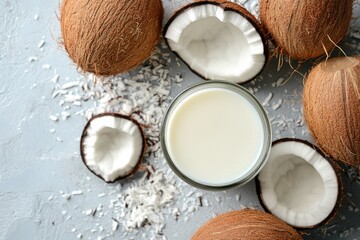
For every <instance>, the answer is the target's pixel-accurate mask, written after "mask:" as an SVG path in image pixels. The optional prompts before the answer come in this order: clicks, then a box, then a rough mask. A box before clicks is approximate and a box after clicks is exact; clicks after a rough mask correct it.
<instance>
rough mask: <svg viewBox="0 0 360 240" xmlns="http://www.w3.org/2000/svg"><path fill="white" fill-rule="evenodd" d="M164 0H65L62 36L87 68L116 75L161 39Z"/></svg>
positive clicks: (142, 57) (76, 59)
mask: <svg viewBox="0 0 360 240" xmlns="http://www.w3.org/2000/svg"><path fill="white" fill-rule="evenodd" d="M162 17H163V7H162V2H161V0H132V1H128V0H112V1H101V0H63V2H62V5H61V14H60V23H61V32H62V38H63V39H62V40H63V44H64V46H65V49H66V51H67V52H68V54H69V56H70V58H71V59H72V60H73V61H74V62H75V63H76V64H77V65H78V66H79V67H80V68H81V69H82V70H83V71H86V72H92V73H95V74H96V75H113V74H117V73H121V72H125V71H128V70H130V69H132V68H134V67H136V66H137V65H139V64H140V63H142V62H143V61H144V60H146V59H147V58H148V57H149V56H150V55H151V53H152V51H153V50H154V48H155V45H156V44H157V43H158V40H159V37H160V33H161V25H162Z"/></svg>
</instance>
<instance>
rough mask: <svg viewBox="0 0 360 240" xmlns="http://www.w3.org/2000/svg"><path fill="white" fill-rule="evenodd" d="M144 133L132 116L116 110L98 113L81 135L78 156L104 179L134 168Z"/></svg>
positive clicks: (118, 176) (113, 178)
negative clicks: (79, 154) (79, 153)
mask: <svg viewBox="0 0 360 240" xmlns="http://www.w3.org/2000/svg"><path fill="white" fill-rule="evenodd" d="M144 139H145V138H144V134H143V131H142V129H141V126H140V125H139V123H137V122H136V121H135V120H133V119H131V118H129V117H127V116H123V115H120V114H116V113H105V114H101V115H97V116H95V117H93V118H91V119H90V120H89V122H88V123H87V124H86V126H85V128H84V131H83V134H82V137H81V142H80V144H81V157H82V159H83V162H84V163H85V165H86V166H87V168H88V169H89V170H90V171H91V172H93V173H94V174H95V175H97V176H98V177H100V178H102V179H103V180H104V181H105V182H109V183H110V182H114V181H116V180H119V179H122V178H125V177H128V176H129V175H131V174H132V173H134V172H135V169H136V168H137V166H138V165H139V163H140V162H141V159H142V157H143V154H144V152H145V140H144Z"/></svg>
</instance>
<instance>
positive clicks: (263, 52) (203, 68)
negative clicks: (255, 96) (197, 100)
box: [164, 0, 268, 83]
mask: <svg viewBox="0 0 360 240" xmlns="http://www.w3.org/2000/svg"><path fill="white" fill-rule="evenodd" d="M164 37H165V40H166V42H167V43H168V45H169V47H170V49H171V50H172V51H174V52H175V53H176V54H177V55H178V56H179V57H180V58H181V59H182V60H183V61H184V62H185V63H186V64H187V65H188V66H189V67H190V69H191V70H193V71H194V72H195V73H197V74H198V75H200V76H201V77H203V78H205V79H210V80H226V81H231V82H236V83H244V82H247V81H250V80H252V79H253V78H255V77H256V76H257V75H258V74H259V73H260V72H261V71H262V69H263V68H264V66H265V64H266V62H267V57H268V46H267V41H266V38H265V36H264V34H263V30H262V27H261V25H260V23H259V22H258V21H257V20H256V18H255V17H254V16H252V15H251V13H249V12H248V11H247V10H246V9H244V8H243V7H241V6H240V5H238V4H236V3H232V2H229V1H224V0H207V1H196V2H193V3H190V4H188V5H186V6H185V7H183V8H181V9H180V10H179V11H177V12H176V13H175V14H174V15H173V16H172V17H171V18H170V20H169V21H168V22H167V24H166V26H165V29H164Z"/></svg>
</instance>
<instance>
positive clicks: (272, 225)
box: [192, 209, 302, 240]
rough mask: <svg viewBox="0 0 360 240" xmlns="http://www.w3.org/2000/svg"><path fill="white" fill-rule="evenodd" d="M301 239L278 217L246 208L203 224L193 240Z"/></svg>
mask: <svg viewBox="0 0 360 240" xmlns="http://www.w3.org/2000/svg"><path fill="white" fill-rule="evenodd" d="M229 239H234V240H259V239H261V240H274V239H282V240H301V239H302V237H301V236H300V234H299V233H298V232H296V230H295V229H293V228H292V227H290V226H289V225H287V224H286V223H284V222H283V221H281V220H280V219H278V218H277V217H275V216H273V215H271V214H268V213H264V212H261V211H259V210H250V209H245V210H241V211H232V212H229V213H225V214H221V215H219V216H217V217H216V218H214V219H212V220H210V221H209V222H207V223H206V224H205V225H203V226H202V227H201V228H200V229H199V230H198V231H197V232H196V233H195V235H194V236H193V237H192V240H229Z"/></svg>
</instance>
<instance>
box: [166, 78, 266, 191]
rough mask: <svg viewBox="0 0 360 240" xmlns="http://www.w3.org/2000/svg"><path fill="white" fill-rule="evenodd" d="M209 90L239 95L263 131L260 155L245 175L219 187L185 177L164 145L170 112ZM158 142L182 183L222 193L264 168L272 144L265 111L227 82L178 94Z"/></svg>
mask: <svg viewBox="0 0 360 240" xmlns="http://www.w3.org/2000/svg"><path fill="white" fill-rule="evenodd" d="M210 88H223V89H227V90H230V91H233V92H234V93H237V94H240V95H241V96H242V97H244V98H245V99H246V100H247V101H248V102H249V103H250V104H251V105H252V106H253V107H254V108H255V110H256V112H257V113H258V115H259V117H260V121H261V123H262V127H263V130H264V142H263V146H262V149H261V153H260V155H259V157H258V159H257V160H256V162H255V164H254V166H253V167H252V168H251V169H250V170H249V171H248V172H246V173H245V175H244V176H242V177H240V178H238V179H237V180H234V181H232V182H229V183H226V184H219V185H210V184H204V183H199V182H197V181H195V180H193V179H191V178H190V177H188V176H186V175H185V174H184V173H183V172H182V171H181V170H180V169H179V168H178V167H176V165H175V163H174V162H173V160H172V158H171V156H170V153H169V152H168V147H167V143H166V139H167V138H166V131H167V126H168V124H167V122H168V120H169V117H170V116H171V114H172V112H173V110H174V109H176V107H177V106H178V104H179V103H180V102H182V101H183V100H185V99H186V98H187V97H188V96H190V95H192V94H193V93H196V92H198V91H201V90H205V89H210ZM160 142H161V148H162V151H163V153H164V157H165V160H166V162H167V163H168V165H169V166H170V168H171V169H172V171H173V172H174V173H175V174H176V175H177V176H178V177H179V178H180V179H182V180H183V181H184V182H186V183H188V184H189V185H191V186H193V187H196V188H199V189H203V190H208V191H223V190H228V189H233V188H236V187H240V186H242V185H244V184H246V183H247V182H249V181H251V180H252V179H253V178H254V177H256V175H257V174H258V173H259V172H260V171H261V169H262V168H263V167H264V165H265V163H266V161H267V159H268V157H269V154H270V149H271V144H272V131H271V124H270V121H269V117H268V115H267V113H266V112H265V109H264V108H263V106H262V105H261V103H260V102H259V100H258V99H257V98H256V97H255V96H254V95H253V94H252V93H250V92H249V91H248V90H247V89H246V88H244V87H243V86H240V85H238V84H235V83H231V82H227V81H208V82H202V83H197V84H194V85H192V86H190V87H188V88H187V89H185V90H183V91H182V92H180V93H179V94H178V95H177V96H176V97H175V98H174V99H173V100H172V102H171V103H170V105H169V107H168V109H167V111H166V113H165V115H164V118H163V121H162V126H161V132H160Z"/></svg>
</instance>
